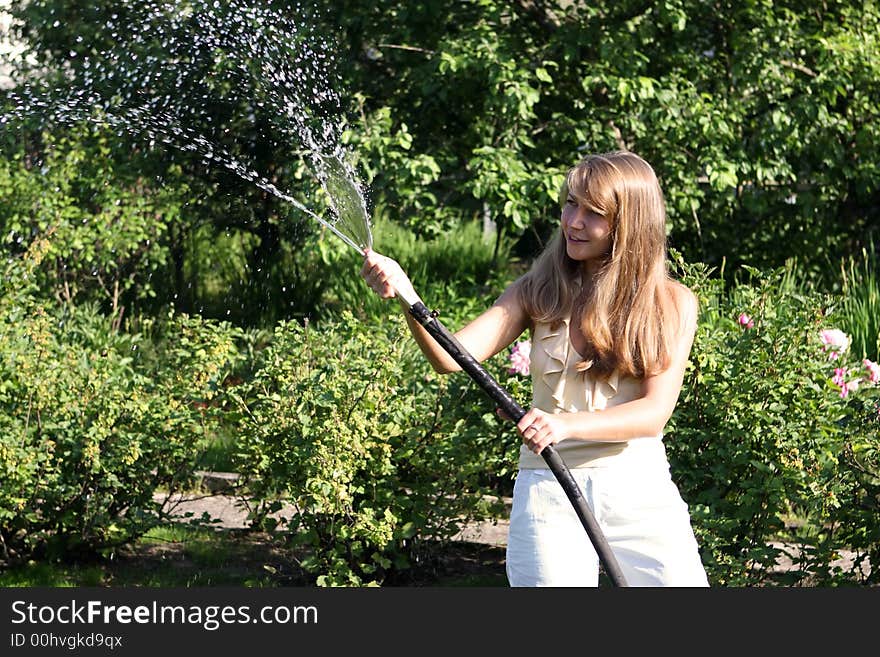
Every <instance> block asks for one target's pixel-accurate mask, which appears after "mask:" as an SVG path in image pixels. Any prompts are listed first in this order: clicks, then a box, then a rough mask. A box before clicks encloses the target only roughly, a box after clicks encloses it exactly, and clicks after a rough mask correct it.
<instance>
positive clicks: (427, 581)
mask: <svg viewBox="0 0 880 657" xmlns="http://www.w3.org/2000/svg"><path fill="white" fill-rule="evenodd" d="M37 586H48V587H56V588H57V587H81V586H88V587H147V588H154V587H171V588H188V587H197V586H207V587H212V586H233V587H246V588H254V587H291V586H312V584H311V580H310V578H309V577H308V576H307V575H306V574H305V573H303V572H302V571H301V570H300V569H299V567H298V565H297V560H296V555H295V554H294V552H293V551H292V549H291V548H290V547H289V546H287V544H286V543H285V542H284V541H283V540H282V539H280V538H279V537H274V536H271V535H268V534H263V533H257V532H248V531H242V530H216V529H212V528H207V527H190V526H187V525H185V524H180V523H168V524H166V525H162V526H160V527H156V528H154V529H152V530H151V531H149V532H148V533H147V534H146V535H145V536H143V537H142V538H141V539H140V540H139V541H137V542H136V543H135V544H134V545H132V546H130V547H127V548H124V549H120V550H118V551H116V552H114V553H113V554H111V555H107V556H105V557H95V558H93V559H91V560H87V561H80V562H71V563H67V562H53V563H48V562H36V561H32V562H29V563H27V564H23V565H21V566H16V567H14V568H9V569H7V570H5V571H3V572H0V587H37ZM385 586H390V587H402V586H413V587H418V586H444V587H445V586H449V587H474V586H480V587H485V586H507V579H506V576H505V574H504V550H503V548H497V547H491V546H486V545H479V544H473V543H452V544H448V545H446V546H444V549H443V551H442V552H440V553H438V554H437V556H435V557H433V558H431V559H430V560H428V561H425V562H423V563H421V564H419V565H418V566H417V567H414V568H411V569H409V570H406V571H400V572H399V573H396V574H395V575H394V576H393V577H391V578H389V580H388V581H387V582H386V583H385Z"/></svg>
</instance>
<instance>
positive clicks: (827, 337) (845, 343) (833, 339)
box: [819, 329, 849, 360]
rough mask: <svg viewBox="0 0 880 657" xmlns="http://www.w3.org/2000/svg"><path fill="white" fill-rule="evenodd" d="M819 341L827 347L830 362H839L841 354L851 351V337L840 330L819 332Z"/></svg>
mask: <svg viewBox="0 0 880 657" xmlns="http://www.w3.org/2000/svg"><path fill="white" fill-rule="evenodd" d="M819 339H820V340H821V341H822V344H824V345H825V351H831V353H830V354H828V358H829V359H830V360H837V359H838V357H839V356H840V354H841V353H842V352H844V351H846V350H847V349H849V336H848V335H847V334H846V333H844V332H843V331H841V330H840V329H825V330H823V331H819Z"/></svg>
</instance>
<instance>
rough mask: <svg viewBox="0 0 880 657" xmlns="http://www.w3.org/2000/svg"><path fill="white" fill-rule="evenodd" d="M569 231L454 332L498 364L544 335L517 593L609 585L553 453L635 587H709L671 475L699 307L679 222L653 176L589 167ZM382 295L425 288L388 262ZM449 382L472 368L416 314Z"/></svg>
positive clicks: (639, 168)
mask: <svg viewBox="0 0 880 657" xmlns="http://www.w3.org/2000/svg"><path fill="white" fill-rule="evenodd" d="M560 202H561V206H562V217H561V223H560V228H559V231H558V233H557V234H556V235H555V236H554V238H553V240H552V241H551V242H550V243H549V244H548V246H547V248H546V249H545V250H544V252H543V253H542V254H541V256H540V257H539V258H538V259H537V260H536V262H535V264H534V265H533V266H532V268H531V270H530V271H529V272H528V273H527V274H525V275H524V276H522V277H521V278H520V279H518V280H517V281H515V282H514V283H513V284H511V285H510V287H508V288H507V290H505V291H504V293H503V294H502V295H501V296H500V297H499V298H498V300H497V301H496V302H495V303H494V305H492V307H491V308H489V309H488V310H487V311H485V312H484V313H483V314H481V315H480V316H479V317H477V318H476V319H475V320H473V321H472V322H470V323H469V324H468V325H467V326H465V327H464V328H462V329H461V330H460V331H458V332H457V333H456V334H455V335H456V337H457V338H458V340H459V341H460V342H461V343H462V345H463V346H464V347H465V348H466V349H467V350H468V351H469V352H470V353H471V354H472V355H473V356H474V357H475V358H476V359H477V360H480V361H482V360H485V359H486V358H489V357H491V356H493V355H494V354H497V353H498V352H499V351H501V350H503V349H505V348H506V347H507V346H508V345H510V344H511V343H513V342H514V341H515V340H516V339H517V338H518V337H519V336H520V335H521V334H522V333H523V332H524V331H525V330H527V329H528V330H529V331H530V332H531V341H532V348H531V366H530V371H531V376H532V390H533V398H532V408H530V409H529V411H528V412H527V413H526V414H525V416H523V418H522V419H521V420H520V421H519V423H518V424H517V429H518V431H519V433H520V435H521V436H522V440H523V445H522V447H521V448H520V456H519V473H518V475H517V478H516V482H515V485H514V492H513V509H512V511H511V517H510V532H509V537H508V544H507V576H508V580H509V582H510V584H511V585H512V586H597V585H598V572H599V559H598V555H597V554H596V552H595V550H594V549H593V547H592V545H591V543H590V540H589V537H588V536H587V534H586V532H585V530H584V528H583V526H582V525H581V524H580V521H579V520H578V518H577V516H576V514H575V512H574V510H573V508H572V506H571V503H570V502H569V500H568V498H567V497H566V495H565V492H564V491H563V490H562V487H561V486H560V485H559V483H558V482H557V481H556V478H555V477H554V475H553V473H552V472H551V471H550V470H549V468H547V467H546V463H545V462H544V460H543V459H542V458H541V457H540V456H539V455H540V453H541V450H543V449H544V447H546V446H547V445H556V450H557V451H558V452H559V454H560V456H561V457H562V458H563V460H564V461H565V463H566V465H567V466H568V468H569V469H570V470H571V472H572V475H573V476H574V478H575V480H576V481H577V482H578V485H579V486H580V487H581V491H582V493H583V495H584V497H585V499H586V500H587V503H588V504H589V505H590V507H591V508H592V510H593V514H594V516H595V517H596V520H597V522H598V523H599V525H600V527H601V528H602V531H603V533H604V534H605V537H606V538H607V539H608V543H609V544H610V546H611V548H612V550H613V552H614V554H615V557H616V558H617V561H618V562H619V564H620V567H621V569H622V571H623V575H624V577H625V578H626V580H627V583H628V584H629V585H630V586H707V585H708V584H707V580H706V574H705V571H704V570H703V566H702V564H701V562H700V557H699V552H698V548H697V543H696V540H695V538H694V533H693V530H692V529H691V524H690V517H689V514H688V509H687V505H686V504H685V503H684V502H683V501H682V499H681V496H680V495H679V492H678V489H677V488H676V486H675V484H674V483H673V481H672V479H671V477H670V473H669V463H668V461H667V459H666V452H665V448H664V446H663V442H662V439H663V427H664V426H665V425H666V422H667V421H668V420H669V417H670V415H671V414H672V411H673V409H674V407H675V404H676V402H677V400H678V395H679V391H680V389H681V385H682V379H683V376H684V370H685V365H686V363H687V359H688V355H689V353H690V349H691V345H692V343H693V338H694V333H695V330H696V322H697V301H696V298H695V297H694V295H693V293H692V292H691V291H690V290H688V289H687V288H686V287H684V286H683V285H681V284H680V283H677V282H675V281H673V280H672V279H671V278H670V276H669V274H668V268H667V262H666V211H665V205H664V200H663V194H662V192H661V190H660V185H659V183H658V181H657V177H656V175H655V174H654V171H653V169H652V168H651V167H650V165H649V164H648V163H647V162H645V161H644V160H643V159H642V158H640V157H639V156H637V155H635V154H633V153H629V152H615V153H607V154H603V155H591V156H589V157H587V158H585V159H584V160H583V161H581V162H580V163H579V164H578V165H577V166H575V167H574V168H572V169H571V170H570V171H569V173H568V175H567V177H566V181H565V184H564V185H563V188H562V190H561V197H560ZM362 275H363V276H364V278H365V280H366V281H367V284H368V285H369V286H370V287H371V288H372V289H373V290H374V291H375V292H376V293H378V294H379V295H380V296H381V297H383V298H389V297H393V296H395V294H396V291H400V292H401V293H402V296H405V297H407V298H413V297H414V296H415V294H414V292H413V290H412V284H411V282H410V281H409V279H408V278H407V276H406V274H404V272H403V270H402V269H401V268H400V266H399V265H398V264H397V263H396V262H395V261H393V260H391V259H390V258H386V257H385V256H382V255H380V254H378V253H375V252H368V253H367V254H366V257H365V260H364V266H363V270H362ZM407 320H408V323H409V326H410V329H411V330H412V333H413V336H414V337H415V339H416V341H417V342H418V344H419V346H420V347H421V349H422V351H423V352H424V354H425V356H426V357H427V358H428V360H429V361H430V362H431V365H432V366H433V367H434V369H435V370H436V371H438V372H441V373H446V372H452V371H456V370H458V369H459V367H458V365H457V364H456V363H455V361H454V360H452V358H451V357H449V355H448V354H446V352H445V351H444V350H443V349H442V348H441V347H440V346H439V345H437V343H436V342H434V340H433V338H431V337H430V335H428V333H427V332H426V331H425V330H424V328H422V327H421V326H420V325H419V324H418V323H417V322H416V321H415V320H413V319H412V318H411V317H409V314H407Z"/></svg>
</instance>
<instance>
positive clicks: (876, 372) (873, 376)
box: [862, 358, 880, 383]
mask: <svg viewBox="0 0 880 657" xmlns="http://www.w3.org/2000/svg"><path fill="white" fill-rule="evenodd" d="M862 364H863V365H864V366H865V369H866V370H868V381H870V382H871V383H877V382H878V381H880V365H878V364H877V363H875V362H873V361H870V360H868V359H867V358H866V359H865V360H863V361H862Z"/></svg>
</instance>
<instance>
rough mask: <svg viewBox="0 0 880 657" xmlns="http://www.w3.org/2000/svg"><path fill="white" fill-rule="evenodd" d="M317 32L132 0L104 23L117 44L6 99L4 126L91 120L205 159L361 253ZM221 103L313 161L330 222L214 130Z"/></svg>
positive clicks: (366, 234)
mask: <svg viewBox="0 0 880 657" xmlns="http://www.w3.org/2000/svg"><path fill="white" fill-rule="evenodd" d="M311 25H312V22H311V21H310V19H309V17H308V15H307V13H306V10H305V9H303V8H301V7H294V8H293V9H291V10H290V11H289V13H282V12H281V11H278V10H275V9H272V8H271V7H270V6H267V5H266V4H265V3H259V4H256V5H249V4H247V3H246V2H244V1H242V0H226V1H224V2H222V3H221V2H218V1H217V0H193V1H192V2H187V3H180V2H160V1H156V0H147V1H145V2H137V1H133V0H127V1H125V2H121V3H120V4H119V9H118V11H117V12H116V13H113V14H112V15H111V17H110V19H109V20H108V21H107V23H106V24H104V25H101V26H97V28H98V31H99V33H100V34H102V35H104V36H105V37H106V38H107V39H108V40H110V41H112V42H113V43H114V44H115V45H114V46H113V47H112V48H104V49H99V50H97V52H96V53H95V54H91V55H90V54H79V55H77V53H71V55H72V56H73V55H77V56H78V58H79V62H78V66H77V67H76V69H75V75H74V74H71V79H70V80H66V81H65V83H64V84H63V85H58V86H57V87H55V88H53V89H49V90H46V89H44V88H40V89H39V90H37V88H36V86H35V85H22V86H21V88H20V91H18V92H16V93H13V94H10V98H11V100H12V101H13V102H14V109H13V110H12V112H11V113H10V114H7V115H4V116H2V117H0V124H2V123H6V122H8V121H10V120H12V119H16V118H19V119H20V118H24V117H26V116H27V117H33V116H39V117H42V118H43V119H45V120H47V121H53V122H58V123H63V124H74V123H78V122H83V121H87V122H94V123H98V124H101V125H107V126H109V127H111V128H112V129H113V130H114V131H117V132H118V133H127V134H129V135H132V136H135V137H137V138H138V139H140V140H142V141H144V142H146V143H148V144H150V145H151V146H156V145H162V146H169V147H173V148H177V149H180V150H182V151H185V152H191V153H194V154H197V155H199V156H201V158H202V159H203V160H205V161H206V162H208V163H209V164H210V165H213V166H222V167H225V168H226V169H228V170H229V171H231V172H233V173H234V174H236V175H237V176H239V177H240V178H242V179H244V180H247V181H249V182H251V183H254V184H255V185H257V186H258V187H259V188H260V189H262V190H264V191H265V192H268V193H270V194H272V195H274V196H276V197H278V198H279V199H282V200H283V201H285V202H287V203H290V204H291V205H293V206H294V207H296V208H297V209H298V210H300V211H301V212H303V213H305V214H306V215H308V216H309V217H311V218H313V219H315V220H317V221H318V222H319V223H320V224H322V225H323V226H325V227H326V228H328V229H329V230H331V231H332V232H333V233H334V234H336V235H337V236H338V237H340V238H341V239H342V240H343V241H344V242H345V243H346V244H348V245H349V246H351V247H352V248H354V249H355V250H356V251H358V252H359V253H363V251H364V250H365V249H366V248H371V247H372V235H371V230H370V222H369V215H368V212H367V207H366V201H365V196H364V192H363V188H362V186H361V185H360V183H359V181H358V177H357V175H356V173H355V171H354V167H353V166H352V164H351V157H350V153H348V152H347V151H346V149H345V147H344V146H343V144H342V139H341V136H342V132H343V129H344V124H343V121H344V111H343V109H342V106H341V101H340V97H339V95H338V93H337V91H336V89H337V88H338V86H339V85H338V83H339V79H338V75H337V74H336V72H335V69H334V65H333V57H332V53H333V51H334V44H332V43H329V42H328V41H327V40H326V38H323V37H320V36H318V35H317V34H315V33H314V31H313V30H312V29H311ZM123 46H124V47H123ZM122 53H124V54H122ZM218 103H222V104H223V105H224V106H226V107H232V108H235V109H236V110H238V111H242V110H243V111H244V117H243V118H244V120H245V121H249V122H251V123H256V121H257V117H256V115H257V113H259V114H260V117H261V118H264V119H266V117H267V120H268V122H269V124H270V125H269V129H270V130H271V136H272V139H273V140H274V141H276V142H277V143H281V144H285V145H289V147H290V148H291V150H295V151H296V152H298V153H299V154H300V156H302V157H304V158H305V159H306V162H307V164H308V166H309V168H310V170H311V171H312V172H313V173H314V175H315V177H316V179H317V180H318V182H319V183H320V185H321V187H322V188H323V190H324V192H325V193H326V196H327V200H328V203H329V206H330V209H331V213H332V216H331V217H329V218H324V217H321V216H320V215H318V214H317V213H316V212H314V211H313V210H311V209H309V208H308V207H306V206H305V205H304V204H303V203H301V202H300V201H298V200H296V198H294V196H293V195H292V193H290V192H289V191H285V190H283V189H280V188H279V187H278V186H277V185H276V183H275V182H273V178H272V177H271V176H270V175H269V174H267V173H265V172H261V171H259V170H258V167H257V166H255V165H253V164H251V163H249V160H250V158H249V157H248V156H247V151H248V145H247V144H242V143H239V142H238V141H237V140H236V135H234V134H230V132H229V130H228V129H227V130H225V131H221V130H219V129H217V130H215V131H214V132H213V133H212V132H211V126H212V125H215V124H216V123H217V118H216V116H214V115H212V112H215V110H216V108H217V105H218ZM194 126H198V127H194Z"/></svg>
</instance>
